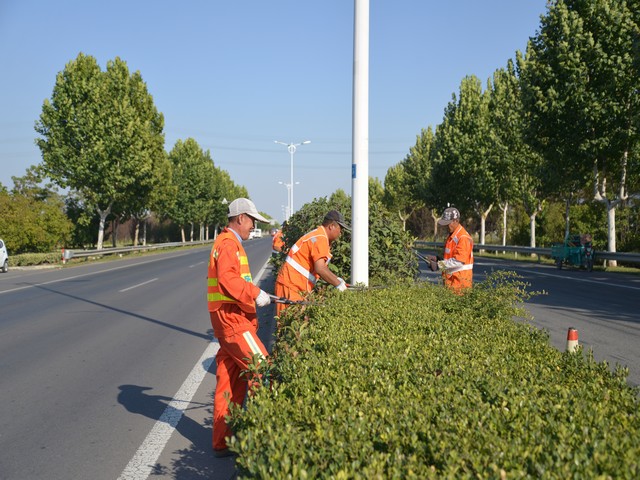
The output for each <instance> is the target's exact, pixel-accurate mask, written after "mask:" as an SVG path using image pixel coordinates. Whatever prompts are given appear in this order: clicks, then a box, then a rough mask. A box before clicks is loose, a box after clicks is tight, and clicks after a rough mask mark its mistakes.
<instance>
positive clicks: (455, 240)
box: [427, 207, 473, 294]
mask: <svg viewBox="0 0 640 480" xmlns="http://www.w3.org/2000/svg"><path fill="white" fill-rule="evenodd" d="M438 225H443V226H446V227H447V228H448V229H449V236H448V237H447V241H446V242H445V244H444V257H443V260H438V259H437V258H436V257H435V256H433V255H430V256H428V257H427V258H428V259H429V263H430V268H431V270H441V271H442V279H443V280H444V284H445V286H446V287H448V288H450V289H451V290H453V291H454V292H455V293H457V294H460V293H462V291H463V290H464V289H465V288H471V285H472V283H473V239H472V238H471V235H469V233H468V232H467V231H466V230H465V229H464V227H463V226H462V225H460V212H459V211H458V209H457V208H454V207H449V208H447V209H445V211H444V213H443V214H442V218H440V220H438Z"/></svg>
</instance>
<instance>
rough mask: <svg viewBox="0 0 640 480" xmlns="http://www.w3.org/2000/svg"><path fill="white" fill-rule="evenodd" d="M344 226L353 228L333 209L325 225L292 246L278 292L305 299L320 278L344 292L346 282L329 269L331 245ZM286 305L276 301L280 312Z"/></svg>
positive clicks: (286, 296)
mask: <svg viewBox="0 0 640 480" xmlns="http://www.w3.org/2000/svg"><path fill="white" fill-rule="evenodd" d="M343 229H344V230H350V227H349V225H347V223H346V222H345V220H344V217H343V216H342V214H341V213H340V212H338V211H337V210H331V211H330V212H329V213H327V214H326V215H325V217H324V220H323V222H322V225H320V226H318V227H317V228H316V229H315V230H312V231H311V232H309V233H307V234H306V235H304V236H302V237H301V238H300V239H299V240H298V241H297V242H296V243H295V245H293V246H292V247H291V249H290V250H289V253H288V255H287V258H286V259H285V263H283V264H282V267H281V268H280V272H279V273H278V277H277V278H276V287H275V290H276V295H277V296H279V297H285V298H288V299H289V300H303V299H304V297H303V295H304V294H305V293H307V292H310V291H311V290H313V287H314V286H315V284H316V281H317V280H318V278H321V279H322V280H324V281H325V282H327V283H328V284H330V285H333V286H334V287H336V288H337V289H338V290H340V291H341V292H342V291H344V290H346V289H347V284H346V283H345V281H344V280H343V279H342V278H340V277H337V276H336V275H335V274H334V273H333V272H332V271H331V270H329V262H330V261H331V251H330V245H331V243H332V242H333V241H334V240H336V239H337V238H338V237H339V236H340V234H341V233H342V230H343ZM284 308H285V305H284V304H282V303H278V304H276V315H279V314H280V313H281V312H282V310H283V309H284Z"/></svg>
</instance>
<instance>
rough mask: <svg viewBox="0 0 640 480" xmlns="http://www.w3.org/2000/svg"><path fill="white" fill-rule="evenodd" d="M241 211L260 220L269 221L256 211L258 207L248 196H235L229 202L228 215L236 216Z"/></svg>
mask: <svg viewBox="0 0 640 480" xmlns="http://www.w3.org/2000/svg"><path fill="white" fill-rule="evenodd" d="M241 213H244V214H245V215H249V216H250V217H251V218H254V219H256V220H258V221H260V222H267V223H268V222H269V220H267V219H266V218H264V217H263V216H262V215H260V214H259V213H258V209H257V208H256V206H255V205H254V203H253V202H252V201H251V200H249V199H248V198H236V199H235V200H234V201H233V202H231V203H230V204H229V215H228V216H229V217H237V216H238V215H240V214H241Z"/></svg>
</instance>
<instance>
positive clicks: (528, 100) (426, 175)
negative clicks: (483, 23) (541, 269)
mask: <svg viewBox="0 0 640 480" xmlns="http://www.w3.org/2000/svg"><path fill="white" fill-rule="evenodd" d="M639 94H640V4H638V2H626V1H619V0H591V1H584V0H564V1H554V2H550V3H549V6H548V10H547V13H546V15H545V16H543V17H542V18H541V24H540V29H539V31H538V32H537V34H536V35H535V36H534V37H532V38H531V39H530V42H529V44H528V46H527V50H526V53H525V54H524V55H523V54H522V53H521V52H516V55H515V59H510V60H508V62H507V65H506V66H505V67H504V68H500V69H498V70H496V71H495V73H494V74H493V76H492V78H490V79H489V80H488V81H487V84H486V86H485V88H484V89H483V87H482V83H481V81H480V80H479V79H478V78H476V77H475V76H472V75H471V76H467V77H465V78H463V79H462V81H461V83H460V87H459V92H458V94H457V95H456V94H454V95H453V96H452V100H451V101H450V102H449V104H448V105H447V106H446V108H445V111H444V117H443V120H442V123H440V124H439V125H438V126H437V127H436V128H435V132H434V131H433V129H432V128H431V127H429V128H427V129H423V130H422V132H421V133H420V135H419V136H418V137H417V141H416V145H415V146H414V147H412V148H411V149H410V151H409V154H408V155H407V156H406V157H405V158H404V160H402V161H401V162H400V163H399V164H398V165H396V166H395V167H393V168H392V169H390V170H389V171H388V173H387V177H386V179H385V202H386V205H387V206H388V207H389V208H392V209H394V210H396V211H397V212H398V214H399V215H400V217H401V218H404V219H406V216H407V215H408V214H410V213H411V212H412V211H414V210H415V209H416V208H417V207H423V208H426V209H427V210H428V211H430V212H431V215H432V216H433V217H434V218H436V217H437V213H438V212H441V211H442V209H443V207H444V206H446V205H447V204H452V205H455V206H457V207H458V208H459V209H460V210H461V211H463V212H464V213H465V214H467V215H469V216H472V215H473V216H475V217H476V218H478V219H479V221H480V242H481V243H484V241H485V220H486V218H487V216H488V215H489V213H490V212H491V211H492V210H493V209H495V208H499V209H500V213H501V216H502V219H503V220H502V222H503V228H502V231H503V244H504V243H505V242H506V236H505V235H506V231H507V225H506V222H507V212H508V210H509V209H510V207H511V206H514V205H517V206H519V208H520V209H522V210H523V211H525V212H526V214H527V215H528V216H529V221H530V222H529V223H530V245H531V246H536V230H535V227H536V216H537V215H538V214H539V213H540V212H541V211H543V209H544V208H545V207H546V206H547V205H550V204H551V203H553V202H556V203H557V202H562V203H564V204H565V205H566V213H565V218H566V226H565V236H566V235H568V234H569V228H570V227H569V211H570V206H571V205H576V204H578V203H586V202H597V203H600V204H602V205H603V206H604V207H605V210H606V223H607V244H608V250H609V251H611V252H614V251H616V211H617V210H618V209H620V208H625V207H633V209H635V210H636V211H637V204H638V202H637V200H638V199H640V95H639Z"/></svg>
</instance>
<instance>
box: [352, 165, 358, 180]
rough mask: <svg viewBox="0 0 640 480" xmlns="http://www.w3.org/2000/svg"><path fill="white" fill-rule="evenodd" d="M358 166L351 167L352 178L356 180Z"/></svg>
mask: <svg viewBox="0 0 640 480" xmlns="http://www.w3.org/2000/svg"><path fill="white" fill-rule="evenodd" d="M356 166H357V165H356V164H355V163H354V164H353V165H351V178H356Z"/></svg>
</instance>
